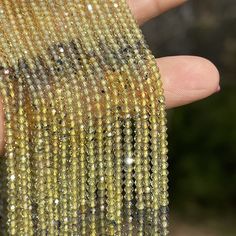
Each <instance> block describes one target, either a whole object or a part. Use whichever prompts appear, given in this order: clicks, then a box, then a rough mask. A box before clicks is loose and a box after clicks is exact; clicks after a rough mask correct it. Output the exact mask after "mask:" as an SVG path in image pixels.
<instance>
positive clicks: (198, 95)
mask: <svg viewBox="0 0 236 236" xmlns="http://www.w3.org/2000/svg"><path fill="white" fill-rule="evenodd" d="M127 1H128V4H129V6H130V8H131V11H132V12H133V14H134V16H135V17H136V19H137V21H138V23H139V24H140V25H141V24H144V23H145V22H146V21H148V20H150V19H151V18H153V17H156V16H158V15H160V14H161V13H164V12H165V11H167V10H170V9H171V8H174V7H176V6H178V5H180V4H182V3H184V2H186V0H127ZM157 65H158V67H159V68H160V72H161V75H162V81H163V87H164V93H165V97H166V105H167V108H168V109H169V108H173V107H178V106H181V105H185V104H188V103H191V102H194V101H197V100H200V99H203V98H206V97H208V96H210V95H212V94H214V93H216V92H219V91H220V86H219V78H220V76H219V72H218V70H217V68H216V67H215V66H214V65H213V64H212V63H211V62H210V61H208V60H207V59H204V58H201V57H194V56H172V57H163V58H159V59H157ZM3 154H4V113H3V104H2V100H1V99H0V155H3Z"/></svg>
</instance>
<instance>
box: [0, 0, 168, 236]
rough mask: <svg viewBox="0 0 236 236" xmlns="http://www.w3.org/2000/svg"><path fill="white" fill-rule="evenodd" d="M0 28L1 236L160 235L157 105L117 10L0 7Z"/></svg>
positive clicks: (88, 5) (154, 71) (121, 9)
mask: <svg viewBox="0 0 236 236" xmlns="http://www.w3.org/2000/svg"><path fill="white" fill-rule="evenodd" d="M0 26H1V27H0V36H1V37H0V95H1V97H2V100H3V104H4V106H3V108H4V114H5V143H6V144H5V154H4V157H2V158H0V235H28V236H31V235H52V236H53V235H83V236H88V235H94V236H96V235H97V236H98V235H101V236H103V235H104V236H105V235H109V236H117V235H118V236H122V235H124V236H125V235H129V236H132V235H134V236H136V235H138V236H141V235H155V236H162V235H167V234H168V229H167V227H168V186H167V184H168V170H167V167H168V164H167V153H168V149H167V142H166V139H167V134H166V130H167V128H166V111H165V98H164V96H163V89H162V83H161V80H160V73H159V70H158V68H157V66H156V62H155V58H154V57H153V56H152V55H151V52H150V50H149V49H148V46H147V44H146V42H145V40H144V38H143V35H142V33H141V30H140V29H139V28H138V26H137V23H136V21H135V20H134V18H133V16H132V14H131V12H130V9H129V8H128V5H127V3H126V1H125V0H119V1H118V0H109V1H108V0H104V1H99V0H82V1H75V0H67V1H65V0H50V1H36V0H33V1H27V0H20V1H12V0H2V1H1V2H0Z"/></svg>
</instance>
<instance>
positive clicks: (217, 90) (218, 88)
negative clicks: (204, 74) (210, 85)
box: [216, 85, 220, 93]
mask: <svg viewBox="0 0 236 236" xmlns="http://www.w3.org/2000/svg"><path fill="white" fill-rule="evenodd" d="M218 92H220V85H218V87H217V89H216V93H218Z"/></svg>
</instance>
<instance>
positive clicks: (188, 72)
mask: <svg viewBox="0 0 236 236" xmlns="http://www.w3.org/2000/svg"><path fill="white" fill-rule="evenodd" d="M157 64H158V66H159V67H160V72H161V74H162V79H163V86H164V91H165V96H166V102H167V107H168V108H172V107H176V106H181V105H184V104H188V103H191V102H194V101H197V100H200V99H203V98H206V97H208V96H210V95H211V94H213V93H215V92H217V91H218V90H219V80H220V75H219V71H218V70H217V68H216V66H215V65H214V64H213V63H212V62H211V61H209V60H207V59H205V58H202V57H196V56H175V57H165V58H161V59H158V60H157Z"/></svg>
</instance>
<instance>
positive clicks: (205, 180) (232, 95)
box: [143, 0, 236, 236]
mask: <svg viewBox="0 0 236 236" xmlns="http://www.w3.org/2000/svg"><path fill="white" fill-rule="evenodd" d="M143 32H144V34H145V36H146V39H147V41H148V44H149V45H150V47H151V49H152V51H153V53H154V54H155V56H157V57H162V56H168V55H181V54H190V55H198V56H203V57H206V58H208V59H210V60H211V61H212V62H213V63H214V64H216V66H217V67H218V69H219V71H220V74H221V91H220V92H219V93H218V94H215V95H213V96H212V97H210V98H208V99H206V100H202V101H199V102H196V103H194V104H191V105H188V106H184V107H181V108H176V109H172V110H170V111H169V132H168V133H169V163H170V167H169V171H170V175H169V178H170V183H169V186H170V212H171V214H170V229H171V234H170V235H171V236H189V235H191V236H195V235H196V236H218V235H220V236H221V235H222V236H233V235H236V78H235V76H236V1H235V0H198V1H197V0H195V1H194V0H193V1H189V2H188V3H187V4H185V5H184V6H182V7H180V8H178V9H175V10H172V11H170V12H169V13H166V14H164V15H162V16H161V17H158V18H157V19H154V20H152V21H150V22H149V23H147V24H146V25H144V26H143Z"/></svg>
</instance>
